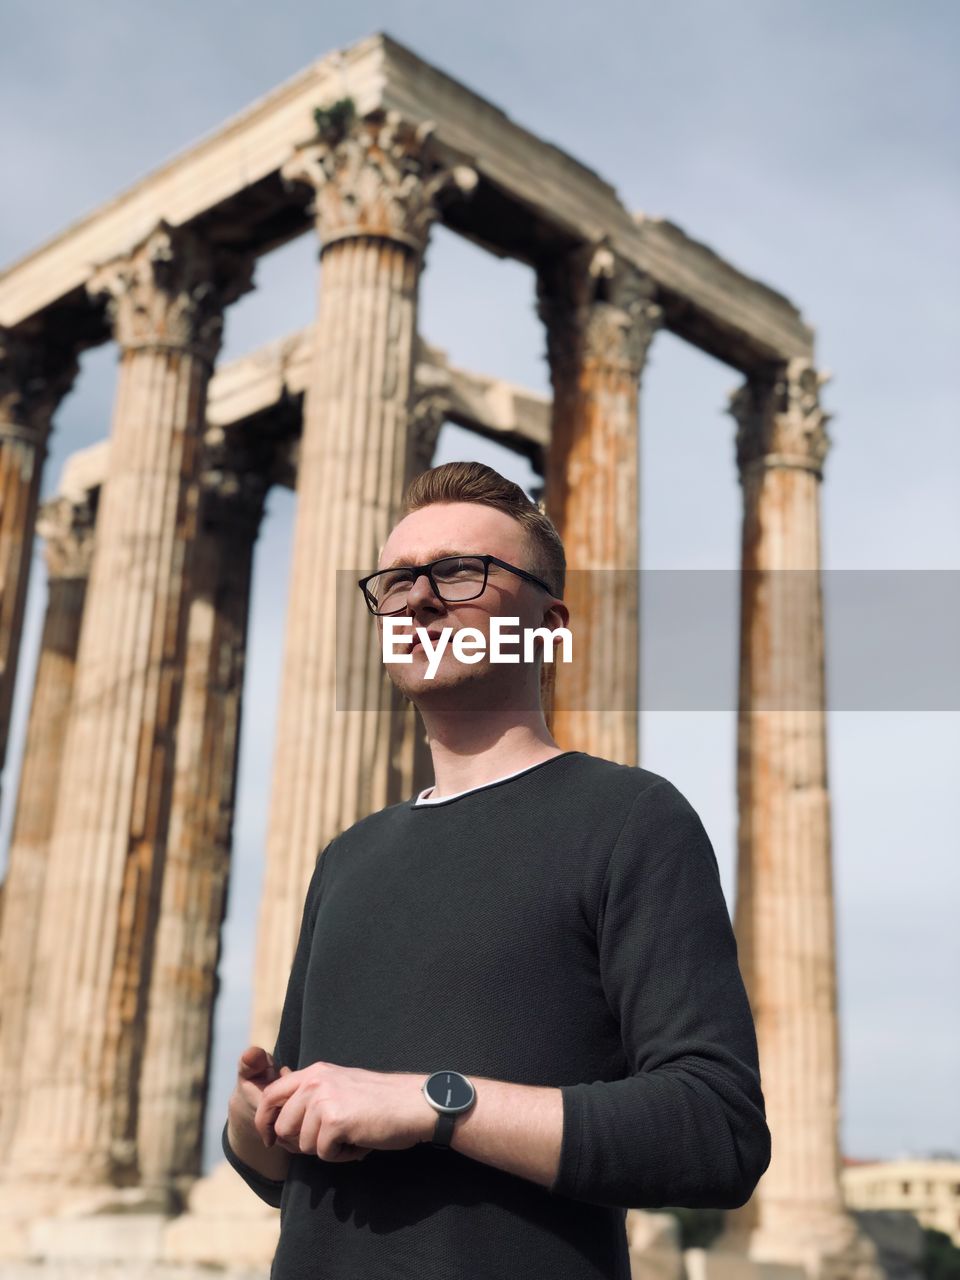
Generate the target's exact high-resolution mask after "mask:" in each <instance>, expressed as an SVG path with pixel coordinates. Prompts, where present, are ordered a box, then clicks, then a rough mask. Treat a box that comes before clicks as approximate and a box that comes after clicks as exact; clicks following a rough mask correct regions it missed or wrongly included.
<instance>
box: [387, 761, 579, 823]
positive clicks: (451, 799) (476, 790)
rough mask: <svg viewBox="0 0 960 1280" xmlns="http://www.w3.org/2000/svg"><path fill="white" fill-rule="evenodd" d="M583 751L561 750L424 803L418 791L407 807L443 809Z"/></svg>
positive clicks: (419, 810) (504, 785) (506, 784)
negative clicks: (511, 771) (499, 775)
mask: <svg viewBox="0 0 960 1280" xmlns="http://www.w3.org/2000/svg"><path fill="white" fill-rule="evenodd" d="M582 754H583V753H582V752H580V751H561V752H560V753H559V754H558V755H555V756H548V757H547V759H546V760H538V761H537V762H536V764H531V765H528V766H527V767H526V768H525V769H519V770H517V771H516V772H515V773H508V774H507V775H506V777H503V778H493V779H491V781H490V782H481V783H480V785H479V786H476V787H470V788H469V789H468V790H466V791H458V792H457V793H456V795H452V796H444V797H443V798H442V799H439V800H430V801H429V802H428V803H426V804H418V803H417V801H418V799H419V796H420V793H419V791H418V792H417V794H416V795H415V796H414V797H413V799H412V800H411V801H410V802H409V807H410V808H411V809H415V810H416V811H417V812H418V813H421V812H423V811H424V810H427V809H445V808H446V807H447V805H449V804H456V803H457V801H458V800H469V798H470V797H471V796H476V795H480V794H481V793H482V792H485V791H490V790H492V789H493V788H494V787H506V786H509V785H510V783H511V782H519V781H520V779H521V778H525V777H526V776H527V775H528V774H530V773H535V772H536V771H537V770H538V769H543V768H544V767H545V766H546V765H548V764H553V763H554V761H555V760H564V759H566V758H567V756H579V755H582Z"/></svg>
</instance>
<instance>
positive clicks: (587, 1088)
mask: <svg viewBox="0 0 960 1280" xmlns="http://www.w3.org/2000/svg"><path fill="white" fill-rule="evenodd" d="M597 947H598V954H599V964H600V974H601V980H602V983H603V989H604V993H605V995H606V998H607V1002H608V1004H609V1006H610V1009H611V1011H612V1013H613V1015H614V1016H615V1017H616V1018H617V1020H618V1021H619V1023H620V1029H621V1037H622V1041H623V1048H624V1054H625V1056H626V1059H627V1062H628V1064H629V1069H630V1074H629V1075H627V1076H626V1077H625V1078H623V1079H620V1080H612V1081H602V1080H601V1081H594V1082H592V1083H579V1084H573V1085H564V1086H563V1087H562V1090H561V1092H562V1095H563V1140H562V1145H561V1151H560V1164H559V1168H558V1171H557V1177H556V1179H555V1180H554V1183H553V1185H552V1187H551V1190H552V1191H554V1192H556V1193H558V1194H560V1195H565V1196H568V1197H570V1198H571V1199H575V1200H584V1201H587V1202H589V1203H593V1204H603V1205H614V1206H618V1207H622V1208H662V1207H673V1208H681V1207H687V1208H717V1209H731V1208H736V1207H738V1206H740V1205H742V1204H745V1203H746V1202H747V1200H749V1198H750V1196H751V1194H752V1193H753V1189H754V1187H755V1186H756V1184H757V1182H758V1181H759V1180H760V1177H761V1175H762V1174H763V1172H764V1171H765V1169H766V1168H767V1166H768V1164H769V1162H770V1131H769V1129H768V1127H767V1123H766V1115H765V1107H764V1099H763V1094H762V1092H761V1087H760V1068H759V1061H758V1053H757V1040H756V1031H755V1028H754V1023H753V1017H752V1014H751V1010H750V1005H749V1002H748V999H747V994H746V990H745V988H744V984H743V979H742V976H741V973H740V968H739V965H738V961H737V944H736V940H735V937H734V933H733V928H732V925H731V923H730V916H729V913H728V911H727V905H726V901H725V899H724V896H723V889H722V886H721V883H720V872H719V868H718V866H717V859H716V855H715V853H714V850H713V846H712V844H711V843H710V839H709V837H708V836H707V833H706V831H705V830H704V827H703V824H702V823H701V821H700V818H699V817H698V815H697V813H696V811H695V809H694V808H693V807H692V805H691V804H690V803H689V801H687V800H686V798H685V797H684V796H683V795H682V794H681V792H680V791H679V790H678V789H677V788H676V787H675V786H674V785H673V784H672V783H671V782H669V781H667V780H666V779H662V780H661V781H659V782H657V783H655V784H654V785H653V786H652V787H650V788H648V789H647V790H645V791H644V792H642V793H641V794H640V795H638V796H637V797H636V799H635V800H634V802H633V805H632V807H631V809H630V811H629V813H628V816H627V819H626V821H625V823H624V825H623V827H622V829H621V831H620V834H619V836H618V838H617V841H616V843H615V845H614V847H613V850H612V852H611V855H610V861H609V864H608V867H607V873H606V877H605V880H604V884H603V889H602V891H601V899H600V909H599V912H598V922H597Z"/></svg>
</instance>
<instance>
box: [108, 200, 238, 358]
mask: <svg viewBox="0 0 960 1280" xmlns="http://www.w3.org/2000/svg"><path fill="white" fill-rule="evenodd" d="M252 287H253V258H252V257H251V256H249V255H246V254H240V253H233V252H231V251H229V250H225V249H220V248H216V247H214V246H212V245H210V244H209V243H208V242H207V241H206V240H205V239H204V238H202V237H201V236H200V235H198V234H197V233H196V232H194V231H192V230H191V229H190V228H189V227H171V226H170V225H169V224H168V223H166V222H164V221H161V222H159V223H158V224H157V226H156V227H155V228H154V230H153V231H152V232H151V233H150V234H149V235H148V236H147V237H146V239H144V240H143V241H141V243H140V244H139V245H137V247H136V248H135V249H133V250H132V252H130V253H129V254H125V255H122V256H120V257H117V258H114V259H112V260H111V261H109V262H106V263H104V264H103V265H102V266H100V267H98V268H97V269H96V271H95V272H94V273H93V275H92V276H91V278H90V280H89V281H88V282H87V291H88V293H89V294H90V295H91V296H92V297H95V298H96V297H100V296H102V295H106V297H107V298H108V304H107V305H108V309H109V312H110V318H111V320H112V322H113V326H114V332H115V335H116V339H117V342H118V343H119V344H120V346H121V347H123V348H124V349H125V350H137V349H143V348H159V349H168V350H176V351H190V352H193V353H194V354H196V355H199V356H200V357H201V358H202V359H204V360H206V361H207V362H208V363H209V364H211V365H212V364H213V361H214V360H215V359H216V355H217V352H218V351H219V349H220V342H221V338H222V335H223V310H224V307H226V306H228V305H229V304H230V303H231V302H233V301H235V300H236V299H237V298H239V297H240V295H241V294H243V293H246V292H247V291H248V290H249V289H251V288H252Z"/></svg>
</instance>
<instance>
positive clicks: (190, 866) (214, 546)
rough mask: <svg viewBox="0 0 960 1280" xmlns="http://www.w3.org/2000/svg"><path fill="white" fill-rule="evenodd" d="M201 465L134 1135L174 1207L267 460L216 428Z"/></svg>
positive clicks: (194, 1091)
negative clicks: (197, 515)
mask: <svg viewBox="0 0 960 1280" xmlns="http://www.w3.org/2000/svg"><path fill="white" fill-rule="evenodd" d="M233 434H235V435H239V433H237V432H235V433H233ZM261 452H263V450H261ZM201 465H202V473H201V488H200V508H199V529H198V533H197V545H196V547H195V549H194V568H193V574H192V582H191V589H190V606H189V621H188V628H187V653H186V661H185V666H184V676H183V693H182V695H181V700H180V715H179V720H178V722H177V740H176V752H175V764H174V781H173V798H172V801H171V806H170V828H169V834H168V837H167V851H166V860H165V865H164V871H163V889H162V895H161V903H160V919H159V922H158V925H157V934H156V945H155V951H154V957H153V969H152V973H151V980H150V996H149V1003H148V1008H147V1036H146V1047H145V1050H144V1057H143V1070H142V1072H141V1076H140V1103H139V1114H138V1121H139V1123H138V1132H137V1138H138V1141H137V1146H138V1151H139V1168H140V1180H141V1184H142V1185H143V1186H144V1187H147V1188H151V1189H154V1190H156V1191H157V1192H159V1193H162V1192H163V1191H164V1190H167V1191H169V1192H171V1193H173V1198H174V1202H175V1203H176V1202H178V1201H182V1199H183V1197H184V1195H185V1193H186V1191H187V1190H188V1189H189V1186H190V1185H191V1184H192V1183H193V1181H194V1180H195V1179H196V1178H198V1177H199V1176H200V1173H201V1156H202V1149H203V1124H204V1113H205V1109H206V1099H207V1089H208V1085H209V1079H210V1057H211V1047H212V1035H213V1015H214V1005H215V1001H216V997H217V992H218V990H219V978H218V974H217V968H218V965H219V962H220V952H221V927H222V924H223V921H224V918H225V915H226V906H227V888H228V882H229V873H230V852H231V840H232V833H233V813H234V797H235V793H236V779H237V760H238V748H239V741H240V723H241V698H242V694H243V678H244V661H245V656H246V644H247V623H248V618H249V609H250V587H251V571H252V567H253V550H254V544H255V542H256V538H257V534H258V532H259V529H260V522H261V518H262V515H263V508H264V499H265V496H266V493H267V488H268V485H269V483H270V474H271V468H270V459H269V458H268V457H266V456H264V457H257V456H255V454H254V451H253V449H252V448H248V447H245V446H244V444H243V441H242V439H237V440H231V438H230V433H229V432H225V431H223V430H222V429H221V428H211V429H210V430H209V431H208V432H207V435H206V439H205V447H204V451H203V458H202V463H201Z"/></svg>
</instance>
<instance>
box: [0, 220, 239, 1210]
mask: <svg viewBox="0 0 960 1280" xmlns="http://www.w3.org/2000/svg"><path fill="white" fill-rule="evenodd" d="M248 284H249V267H248V266H246V265H244V264H238V263H237V262H236V261H234V260H232V259H230V258H227V257H226V256H225V255H221V254H218V253H215V252H214V251H213V250H212V249H211V248H210V247H209V246H208V245H207V244H206V243H204V242H203V241H202V240H200V239H199V237H197V236H196V235H194V234H192V233H191V232H189V231H188V230H185V229H180V230H175V229H172V228H170V227H168V226H166V225H165V224H161V225H160V226H159V227H158V228H157V229H156V230H155V231H154V232H153V233H152V234H151V235H150V236H148V237H147V238H146V240H144V241H143V242H142V243H141V244H140V245H139V246H138V247H137V248H136V249H135V250H134V251H133V252H131V254H130V255H129V256H127V257H124V258H122V259H118V260H116V261H114V262H111V263H109V264H107V265H105V266H104V267H102V268H100V269H99V270H98V271H97V272H96V273H95V274H94V276H93V278H92V279H91V282H90V285H89V289H90V292H91V293H92V294H94V295H96V296H100V295H101V294H106V295H107V296H108V297H109V299H110V306H111V310H112V315H113V319H114V324H115V332H116V337H117V341H118V342H119V345H120V347H121V361H120V374H119V385H118V391H117V400H116V407H115V411H114V419H113V427H112V434H111V442H110V458H109V469H108V473H107V478H106V483H105V485H104V490H103V494H102V497H101V501H100V510H99V513H98V517H97V537H96V545H95V549H94V555H93V563H92V566H91V572H90V583H89V587H88V590H87V600H86V607H85V610H84V619H83V625H82V627H81V632H80V643H79V650H78V654H77V671H76V683H75V688H74V695H73V702H72V705H71V710H70V716H69V721H68V726H67V733H66V741H65V744H64V754H63V768H62V773H61V779H60V787H59V793H58V799H57V807H56V812H55V814H54V819H53V829H52V834H51V839H50V860H49V866H48V872H47V877H48V887H47V891H46V892H45V894H44V906H43V914H42V918H41V921H40V928H39V939H38V946H37V955H38V967H37V975H36V976H37V984H36V987H35V994H34V997H33V1001H32V1004H31V1011H30V1020H29V1026H28V1032H27V1039H26V1044H25V1058H26V1061H27V1062H28V1063H29V1065H30V1072H31V1097H30V1106H29V1108H28V1109H27V1110H26V1111H24V1112H22V1113H21V1116H20V1121H19V1123H18V1127H17V1131H16V1135H15V1138H14V1143H13V1148H12V1152H11V1154H10V1158H9V1160H8V1161H7V1165H6V1169H5V1173H6V1175H7V1177H8V1178H11V1179H19V1180H23V1181H26V1182H32V1183H35V1184H41V1185H42V1184H49V1183H51V1182H57V1183H60V1184H84V1185H90V1184H94V1185H126V1184H131V1183H135V1182H136V1181H137V1177H138V1172H137V1167H136V1128H137V1114H136V1113H137V1083H138V1079H139V1074H140V1064H141V1057H142V1052H143V1044H144V1033H145V1015H146V1000H147V993H148V991H149V986H150V968H151V960H152V955H153V943H154V934H155V929H156V921H157V914H158V909H159V903H160V886H161V882H162V873H163V855H164V849H165V841H166V836H167V825H168V819H169V810H170V793H171V784H172V780H173V748H174V740H175V727H176V722H177V714H178V709H179V702H180V689H181V682H182V668H183V658H184V652H185V638H186V620H187V609H186V599H187V586H188V581H189V576H190V573H191V560H192V548H193V542H194V539H195V533H196V527H195V526H196V468H197V452H198V451H197V444H198V437H199V433H200V431H201V430H202V427H203V422H204V415H205V407H206V391H207V382H208V380H209V377H210V372H211V367H212V363H213V359H214V356H215V353H216V351H217V349H218V345H219V340H220V333H221V328H222V307H223V305H224V304H225V302H227V301H229V300H230V299H231V298H232V297H235V296H236V295H237V294H238V293H239V292H240V291H242V290H243V289H244V288H246V287H248Z"/></svg>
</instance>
